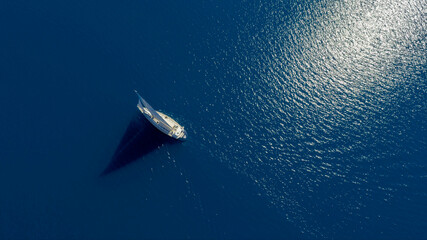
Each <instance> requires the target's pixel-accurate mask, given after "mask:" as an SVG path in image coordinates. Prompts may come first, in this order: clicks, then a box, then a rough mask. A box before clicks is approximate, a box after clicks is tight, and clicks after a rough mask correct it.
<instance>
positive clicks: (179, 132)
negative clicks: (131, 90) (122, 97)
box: [135, 90, 187, 141]
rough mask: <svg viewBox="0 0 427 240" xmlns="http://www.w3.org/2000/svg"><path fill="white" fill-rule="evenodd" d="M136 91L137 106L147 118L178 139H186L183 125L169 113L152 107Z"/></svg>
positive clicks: (159, 128) (165, 132) (160, 129)
mask: <svg viewBox="0 0 427 240" xmlns="http://www.w3.org/2000/svg"><path fill="white" fill-rule="evenodd" d="M135 93H136V95H138V105H137V107H138V109H139V111H141V113H142V114H143V115H144V116H145V118H147V120H148V121H149V122H150V123H151V124H152V125H153V126H154V127H156V128H157V129H158V130H159V131H160V132H162V133H164V134H166V135H168V136H169V137H171V138H174V139H176V140H180V141H185V140H186V139H187V132H186V131H185V129H184V127H183V126H181V125H179V123H177V122H176V121H175V120H173V119H172V118H171V117H169V116H168V115H166V114H164V113H161V112H159V111H156V110H154V109H153V107H151V106H150V104H148V102H147V101H145V100H144V99H143V98H142V97H141V95H139V93H138V92H137V91H136V90H135Z"/></svg>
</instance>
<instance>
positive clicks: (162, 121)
mask: <svg viewBox="0 0 427 240" xmlns="http://www.w3.org/2000/svg"><path fill="white" fill-rule="evenodd" d="M136 94H138V93H136ZM138 97H139V101H140V102H141V103H142V105H143V106H144V107H146V108H147V109H148V111H149V112H150V114H151V116H153V118H155V119H157V120H159V121H160V122H161V123H162V125H164V126H165V127H166V128H169V129H172V127H171V126H170V125H169V124H168V123H167V122H166V121H165V120H164V119H163V118H162V116H160V115H159V114H158V113H157V111H156V110H154V109H153V107H151V106H150V104H148V102H147V101H145V100H144V99H143V98H142V97H141V96H140V95H139V94H138Z"/></svg>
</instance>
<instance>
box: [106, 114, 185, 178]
mask: <svg viewBox="0 0 427 240" xmlns="http://www.w3.org/2000/svg"><path fill="white" fill-rule="evenodd" d="M178 142H179V141H177V140H175V139H173V138H171V137H169V136H167V135H165V134H164V133H162V132H160V131H159V130H158V129H157V128H155V127H154V126H153V125H152V124H151V123H150V122H149V121H148V120H147V119H146V118H145V117H144V115H142V113H141V112H139V111H138V112H137V113H136V114H135V116H134V117H133V118H132V120H131V122H130V123H129V125H128V127H127V129H126V132H125V133H124V135H123V137H122V139H121V141H120V143H119V145H118V146H117V148H116V151H115V152H114V155H113V157H112V159H111V161H110V163H109V165H108V166H107V168H105V170H104V171H103V172H102V173H101V176H104V175H107V174H109V173H111V172H114V171H115V170H118V169H120V168H122V167H124V166H126V165H128V164H129V163H132V162H134V161H135V160H137V159H139V158H141V157H143V156H144V155H146V154H148V153H150V152H152V151H154V150H156V149H158V148H159V147H160V146H162V145H164V144H174V143H178Z"/></svg>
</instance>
